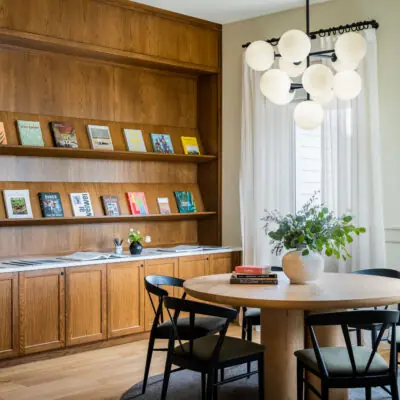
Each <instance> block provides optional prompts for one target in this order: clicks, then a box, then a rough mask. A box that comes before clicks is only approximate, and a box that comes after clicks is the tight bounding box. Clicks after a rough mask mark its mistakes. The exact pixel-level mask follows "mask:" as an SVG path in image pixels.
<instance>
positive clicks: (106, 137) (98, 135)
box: [87, 125, 114, 150]
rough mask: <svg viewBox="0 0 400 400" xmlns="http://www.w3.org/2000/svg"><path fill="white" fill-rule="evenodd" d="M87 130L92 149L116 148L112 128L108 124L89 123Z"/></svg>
mask: <svg viewBox="0 0 400 400" xmlns="http://www.w3.org/2000/svg"><path fill="white" fill-rule="evenodd" d="M87 131H88V135H89V139H90V143H91V145H92V149H97V150H114V146H113V143H112V139H111V134H110V128H109V127H108V126H101V125H88V126H87Z"/></svg>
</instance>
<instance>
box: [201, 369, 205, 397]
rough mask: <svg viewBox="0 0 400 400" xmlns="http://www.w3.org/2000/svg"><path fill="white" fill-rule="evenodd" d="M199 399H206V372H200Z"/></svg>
mask: <svg viewBox="0 0 400 400" xmlns="http://www.w3.org/2000/svg"><path fill="white" fill-rule="evenodd" d="M201 400H206V374H205V373H204V372H202V373H201Z"/></svg>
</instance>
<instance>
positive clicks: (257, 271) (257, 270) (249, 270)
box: [235, 265, 271, 275]
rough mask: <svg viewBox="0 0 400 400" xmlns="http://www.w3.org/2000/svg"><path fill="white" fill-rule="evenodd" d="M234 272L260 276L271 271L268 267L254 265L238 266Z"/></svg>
mask: <svg viewBox="0 0 400 400" xmlns="http://www.w3.org/2000/svg"><path fill="white" fill-rule="evenodd" d="M235 272H236V273H238V274H248V275H261V274H266V273H268V272H271V269H270V268H269V267H262V266H256V265H240V266H238V267H235Z"/></svg>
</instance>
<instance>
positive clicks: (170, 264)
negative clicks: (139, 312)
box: [145, 258, 178, 331]
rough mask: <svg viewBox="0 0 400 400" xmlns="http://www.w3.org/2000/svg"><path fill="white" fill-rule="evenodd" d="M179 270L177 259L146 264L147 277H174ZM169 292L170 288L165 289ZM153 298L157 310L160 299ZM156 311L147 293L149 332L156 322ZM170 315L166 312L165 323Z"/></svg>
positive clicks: (152, 261) (146, 319)
mask: <svg viewBox="0 0 400 400" xmlns="http://www.w3.org/2000/svg"><path fill="white" fill-rule="evenodd" d="M177 268H178V259H177V258H163V259H159V260H148V261H146V264H145V276H149V275H164V276H174V274H175V270H176V269H177ZM165 289H166V290H169V288H167V287H166V288H165ZM170 293H171V295H174V290H172V291H170ZM151 296H152V299H153V304H154V307H155V308H156V309H157V306H158V298H157V297H156V296H153V295H151ZM154 316H155V314H154V310H153V307H152V305H151V302H150V297H149V295H148V293H145V329H146V330H147V331H148V330H150V329H151V326H152V325H153V321H154ZM168 319H169V317H168V313H167V312H166V311H165V310H164V321H168Z"/></svg>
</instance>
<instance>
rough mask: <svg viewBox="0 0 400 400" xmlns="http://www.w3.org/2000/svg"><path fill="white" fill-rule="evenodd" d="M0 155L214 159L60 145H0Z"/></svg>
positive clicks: (138, 159) (155, 159) (203, 160)
mask: <svg viewBox="0 0 400 400" xmlns="http://www.w3.org/2000/svg"><path fill="white" fill-rule="evenodd" d="M0 155H3V156H4V155H12V156H20V157H60V158H86V159H98V160H128V161H161V162H177V163H197V164H201V163H207V162H210V161H213V160H215V159H216V158H217V157H216V156H210V155H199V156H190V155H186V154H164V153H153V152H146V153H141V152H132V151H118V150H114V151H107V150H92V149H69V148H61V147H33V146H19V145H18V146H1V147H0Z"/></svg>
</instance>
